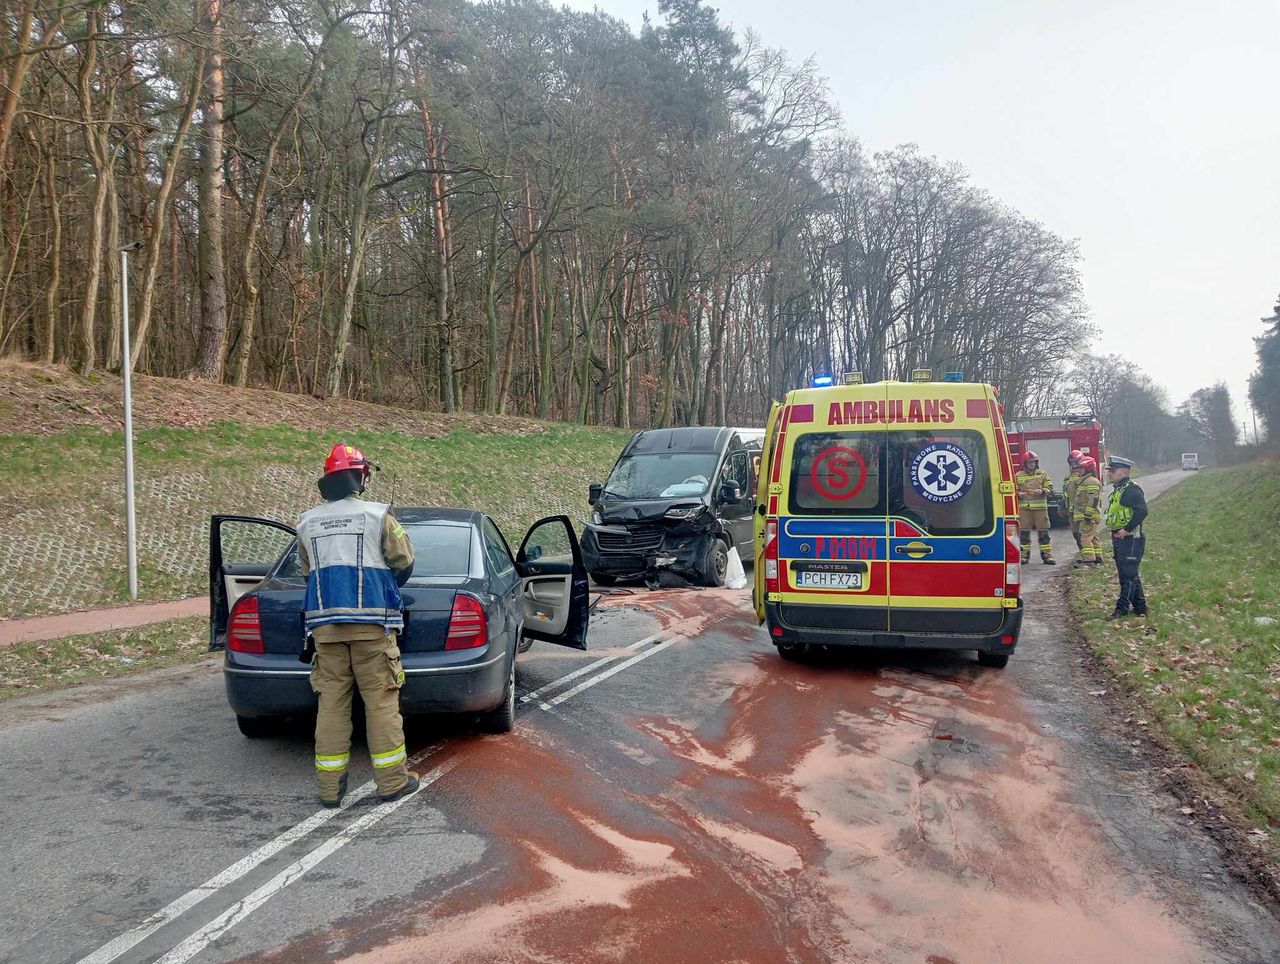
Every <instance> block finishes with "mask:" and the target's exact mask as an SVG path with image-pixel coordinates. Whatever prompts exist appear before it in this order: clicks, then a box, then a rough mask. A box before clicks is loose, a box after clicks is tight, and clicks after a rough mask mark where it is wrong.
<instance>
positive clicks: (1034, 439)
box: [1009, 415, 1106, 525]
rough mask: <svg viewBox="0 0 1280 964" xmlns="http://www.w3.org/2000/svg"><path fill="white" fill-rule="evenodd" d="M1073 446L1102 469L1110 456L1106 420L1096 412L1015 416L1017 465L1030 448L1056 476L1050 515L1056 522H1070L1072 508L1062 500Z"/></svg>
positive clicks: (1012, 439)
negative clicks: (1038, 416)
mask: <svg viewBox="0 0 1280 964" xmlns="http://www.w3.org/2000/svg"><path fill="white" fill-rule="evenodd" d="M1072 449H1079V450H1080V451H1081V452H1083V453H1084V454H1085V455H1089V456H1092V457H1093V458H1095V459H1097V460H1098V466H1099V471H1101V466H1102V463H1103V460H1104V459H1105V458H1106V440H1105V438H1104V437H1103V434H1102V423H1101V422H1099V421H1098V420H1097V419H1096V418H1094V417H1093V416H1092V415H1049V416H1044V417H1040V418H1015V419H1011V420H1010V421H1009V451H1010V453H1011V454H1012V456H1013V464H1014V466H1015V467H1016V468H1021V467H1022V454H1023V453H1024V452H1026V451H1028V450H1030V451H1032V452H1035V453H1036V455H1038V456H1040V468H1042V469H1044V470H1045V471H1046V472H1048V473H1049V478H1051V479H1053V488H1054V497H1053V498H1052V499H1051V500H1050V501H1049V518H1050V520H1051V521H1052V522H1053V524H1054V525H1066V524H1067V522H1068V521H1069V520H1068V509H1067V506H1066V505H1065V504H1064V503H1063V500H1062V483H1063V481H1064V480H1065V479H1066V477H1067V456H1068V455H1070V454H1071V450H1072Z"/></svg>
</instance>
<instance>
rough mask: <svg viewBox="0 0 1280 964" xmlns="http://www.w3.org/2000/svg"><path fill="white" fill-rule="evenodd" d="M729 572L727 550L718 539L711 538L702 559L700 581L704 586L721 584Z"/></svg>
mask: <svg viewBox="0 0 1280 964" xmlns="http://www.w3.org/2000/svg"><path fill="white" fill-rule="evenodd" d="M728 573H729V550H728V548H727V547H726V546H725V544H724V543H723V542H721V541H720V540H719V539H712V540H711V545H710V546H708V547H707V555H706V557H705V558H704V559H703V560H702V582H703V585H706V586H723V585H724V580H725V576H726V575H728Z"/></svg>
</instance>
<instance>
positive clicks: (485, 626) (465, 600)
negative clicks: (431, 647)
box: [444, 592, 489, 649]
mask: <svg viewBox="0 0 1280 964" xmlns="http://www.w3.org/2000/svg"><path fill="white" fill-rule="evenodd" d="M487 642H489V619H488V617H487V616H485V614H484V606H482V605H481V604H480V600H479V599H477V598H476V597H475V596H470V595H467V593H465V592H460V593H458V594H457V595H455V596H454V597H453V612H452V613H450V614H449V635H448V636H447V637H445V641H444V648H445V649H475V648H476V647H477V646H483V645H484V644H485V643H487Z"/></svg>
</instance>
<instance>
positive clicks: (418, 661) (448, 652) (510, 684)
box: [209, 507, 589, 736]
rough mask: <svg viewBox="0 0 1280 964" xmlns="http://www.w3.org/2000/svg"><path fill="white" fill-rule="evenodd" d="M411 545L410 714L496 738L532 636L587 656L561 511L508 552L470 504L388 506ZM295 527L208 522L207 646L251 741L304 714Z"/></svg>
mask: <svg viewBox="0 0 1280 964" xmlns="http://www.w3.org/2000/svg"><path fill="white" fill-rule="evenodd" d="M395 515H396V518H397V519H398V520H399V521H400V522H401V524H402V525H403V526H404V528H405V531H406V532H407V533H408V534H409V538H410V539H411V540H412V542H413V549H414V556H415V561H414V567H413V573H412V575H410V576H409V579H408V581H407V582H406V583H405V585H404V586H402V587H401V590H400V595H401V597H402V599H403V602H404V631H403V633H402V634H401V636H400V652H401V660H402V662H403V664H404V673H405V682H404V687H403V689H402V690H401V692H400V705H401V709H402V711H403V712H404V713H405V715H407V716H411V715H414V714H421V713H479V714H482V725H484V727H485V728H486V729H488V730H491V731H494V732H506V731H507V730H510V729H511V727H512V725H513V723H514V720H515V662H516V654H517V653H522V652H525V651H526V650H527V649H528V648H529V647H530V646H531V645H532V644H533V641H534V640H536V639H542V640H547V641H549V642H553V643H559V644H561V645H565V646H572V647H575V648H577V649H586V634H587V618H588V608H589V607H588V605H587V597H588V585H587V573H586V569H585V567H584V566H583V564H582V553H581V551H580V550H579V548H578V540H577V538H576V537H575V535H574V532H573V525H572V524H571V523H570V521H569V519H568V517H567V516H552V517H550V518H546V519H543V520H541V521H540V522H538V523H537V524H536V525H534V526H533V528H532V529H530V530H529V532H528V534H527V535H526V536H525V538H524V542H523V543H522V544H521V546H520V551H519V553H517V554H516V555H515V556H514V557H513V556H512V554H511V550H510V548H509V547H508V545H507V541H506V539H505V538H504V537H503V535H502V532H501V531H500V530H499V529H498V527H497V525H496V524H495V523H494V522H493V520H492V519H490V518H488V517H487V516H485V515H484V514H483V513H481V512H477V511H475V510H473V509H426V508H403V507H396V509H395ZM294 547H295V543H294V530H293V529H292V528H291V527H289V526H287V525H284V524H282V523H279V522H273V521H271V520H269V519H255V518H250V517H246V516H229V515H217V516H214V517H213V519H212V521H211V524H210V533H209V598H210V604H211V606H210V609H211V612H210V620H209V622H210V626H209V648H210V649H211V650H224V651H225V653H226V657H225V660H224V666H223V671H224V675H225V679H226V686H227V698H228V700H229V701H230V703H231V709H232V710H234V711H235V714H236V721H237V722H238V723H239V725H240V730H241V732H242V733H244V734H245V735H246V736H262V735H265V734H267V733H269V732H272V731H273V730H274V728H275V724H276V723H277V722H278V721H279V720H281V719H283V718H285V717H289V716H297V715H302V714H306V713H312V712H314V711H315V707H316V695H315V693H314V692H312V690H311V681H310V679H309V675H310V668H309V666H307V665H306V664H303V663H301V662H300V657H301V655H302V652H303V649H304V648H305V643H306V638H305V635H306V634H305V632H304V630H303V611H302V605H303V596H304V593H305V591H306V580H305V578H304V577H303V576H302V571H301V569H300V567H299V563H298V556H297V552H296V551H295V548H294Z"/></svg>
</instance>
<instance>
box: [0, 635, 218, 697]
mask: <svg viewBox="0 0 1280 964" xmlns="http://www.w3.org/2000/svg"><path fill="white" fill-rule="evenodd" d="M208 649H209V620H208V619H207V618H205V617H203V616H192V617H188V618H185V619H171V620H168V621H166V622H162V623H152V624H151V625H149V626H138V627H136V628H134V629H120V630H113V631H111V632H106V633H91V634H89V635H86V636H69V637H67V638H66V639H51V640H45V641H43V642H29V643H18V644H16V645H14V646H7V647H4V648H2V649H0V701H4V700H7V699H12V698H13V697H15V696H26V695H28V694H30V693H39V692H42V691H44V690H50V689H55V688H57V687H62V686H69V685H71V684H74V683H84V682H88V681H90V680H102V679H111V678H114V677H117V676H127V675H129V674H130V673H138V672H141V671H142V670H147V669H157V668H159V667H161V666H173V665H176V664H178V663H187V662H190V661H191V660H193V659H197V658H198V657H200V656H203V655H204V654H205V653H206V652H208Z"/></svg>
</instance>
